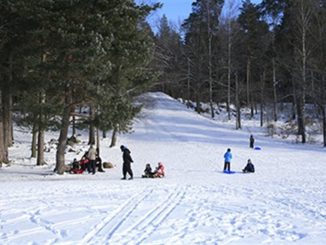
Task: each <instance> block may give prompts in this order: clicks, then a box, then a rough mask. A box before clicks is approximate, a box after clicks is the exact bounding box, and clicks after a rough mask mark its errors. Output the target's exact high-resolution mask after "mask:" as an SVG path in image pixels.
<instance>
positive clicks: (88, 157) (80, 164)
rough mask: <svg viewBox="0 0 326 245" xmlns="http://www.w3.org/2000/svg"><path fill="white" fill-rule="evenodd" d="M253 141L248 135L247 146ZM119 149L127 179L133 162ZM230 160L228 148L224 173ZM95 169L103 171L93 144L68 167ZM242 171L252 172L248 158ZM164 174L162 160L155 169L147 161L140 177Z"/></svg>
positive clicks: (97, 151)
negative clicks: (78, 159) (79, 158)
mask: <svg viewBox="0 0 326 245" xmlns="http://www.w3.org/2000/svg"><path fill="white" fill-rule="evenodd" d="M254 142H255V139H254V137H253V135H250V139H249V147H250V148H254ZM120 149H121V151H122V160H123V164H122V178H121V179H122V180H126V179H127V174H128V175H129V178H128V180H132V179H133V178H134V174H133V171H132V169H131V163H133V160H132V158H131V155H130V154H131V152H130V150H129V149H128V148H127V147H126V146H124V145H121V146H120ZM231 160H232V153H231V149H230V148H228V149H227V151H226V152H225V153H224V168H223V171H224V172H226V173H230V171H231ZM96 169H97V171H99V172H104V170H103V167H102V159H101V158H100V156H99V150H98V148H95V146H94V145H91V146H90V148H89V149H88V151H87V152H85V154H84V155H83V157H82V158H81V160H80V161H77V160H76V158H75V159H74V161H73V163H72V168H71V169H70V172H71V173H75V174H80V173H83V172H84V171H85V170H87V171H88V173H92V174H95V173H96ZM242 172H243V173H254V172H255V167H254V165H253V163H252V162H251V160H250V159H248V161H247V165H246V166H245V168H244V169H243V170H242ZM164 176H165V172H164V165H163V163H162V162H159V163H158V165H157V167H156V168H155V170H154V171H153V170H152V167H151V165H150V164H149V163H147V164H146V167H145V170H144V174H143V175H142V178H161V177H164Z"/></svg>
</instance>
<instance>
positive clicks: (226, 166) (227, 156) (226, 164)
mask: <svg viewBox="0 0 326 245" xmlns="http://www.w3.org/2000/svg"><path fill="white" fill-rule="evenodd" d="M231 159H232V153H231V149H230V148H229V149H227V151H226V152H225V154H224V171H226V170H227V171H228V172H230V167H231V166H230V165H231Z"/></svg>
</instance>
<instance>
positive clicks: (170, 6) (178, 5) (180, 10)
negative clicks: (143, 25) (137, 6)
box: [136, 0, 261, 29]
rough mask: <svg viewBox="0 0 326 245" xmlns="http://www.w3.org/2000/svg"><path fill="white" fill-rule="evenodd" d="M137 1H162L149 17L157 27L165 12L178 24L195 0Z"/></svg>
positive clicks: (254, 1)
mask: <svg viewBox="0 0 326 245" xmlns="http://www.w3.org/2000/svg"><path fill="white" fill-rule="evenodd" d="M226 1H227V0H225V2H226ZM229 1H236V2H240V3H241V0H229ZM136 2H137V3H141V2H144V3H148V4H151V3H156V2H161V3H162V4H163V7H162V8H161V9H159V10H157V11H155V12H154V13H153V14H151V16H150V17H149V22H150V24H151V25H152V27H153V28H154V29H155V27H156V26H157V25H158V20H159V19H160V18H161V17H162V15H163V14H165V15H166V16H167V18H168V19H169V20H170V21H172V22H174V23H176V24H178V23H181V22H182V21H183V20H184V19H186V18H187V17H188V16H189V14H190V13H191V4H192V3H193V2H194V0H136ZM251 2H253V3H259V2H261V0H252V1H251Z"/></svg>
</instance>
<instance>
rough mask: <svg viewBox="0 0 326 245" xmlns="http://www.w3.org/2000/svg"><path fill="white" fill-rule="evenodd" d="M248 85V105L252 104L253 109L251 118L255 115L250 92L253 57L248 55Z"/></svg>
mask: <svg viewBox="0 0 326 245" xmlns="http://www.w3.org/2000/svg"><path fill="white" fill-rule="evenodd" d="M246 74H247V75H246V77H247V78H246V80H247V81H246V87H247V106H250V109H251V113H250V116H251V118H253V116H254V108H253V105H252V101H251V100H250V94H251V91H250V77H251V58H250V57H248V59H247V70H246Z"/></svg>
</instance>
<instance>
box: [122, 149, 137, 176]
mask: <svg viewBox="0 0 326 245" xmlns="http://www.w3.org/2000/svg"><path fill="white" fill-rule="evenodd" d="M120 149H121V151H122V152H123V154H122V159H123V165H122V174H123V177H122V178H121V179H126V177H127V173H128V174H129V175H130V178H129V179H130V180H131V179H133V173H132V170H131V163H132V162H134V161H133V160H132V158H131V156H130V153H131V152H130V150H129V149H128V148H127V147H125V146H123V145H122V146H120Z"/></svg>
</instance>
